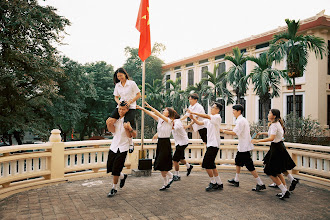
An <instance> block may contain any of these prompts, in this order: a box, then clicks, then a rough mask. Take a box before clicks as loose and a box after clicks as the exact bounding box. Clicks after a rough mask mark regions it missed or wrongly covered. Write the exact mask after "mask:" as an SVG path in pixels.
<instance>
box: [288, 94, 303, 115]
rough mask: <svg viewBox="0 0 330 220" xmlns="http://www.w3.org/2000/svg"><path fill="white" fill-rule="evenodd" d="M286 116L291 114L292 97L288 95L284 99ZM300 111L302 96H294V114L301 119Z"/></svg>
mask: <svg viewBox="0 0 330 220" xmlns="http://www.w3.org/2000/svg"><path fill="white" fill-rule="evenodd" d="M286 106H287V108H286V109H287V110H286V114H287V115H288V114H290V113H292V112H293V95H288V96H287V97H286ZM302 109H303V96H302V95H296V112H297V116H298V117H302Z"/></svg>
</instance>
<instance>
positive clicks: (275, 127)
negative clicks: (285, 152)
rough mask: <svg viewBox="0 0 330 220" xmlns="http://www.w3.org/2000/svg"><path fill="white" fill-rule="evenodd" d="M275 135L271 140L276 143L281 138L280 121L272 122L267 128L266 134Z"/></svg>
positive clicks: (282, 132)
mask: <svg viewBox="0 0 330 220" xmlns="http://www.w3.org/2000/svg"><path fill="white" fill-rule="evenodd" d="M270 135H275V139H274V140H273V141H272V142H274V143H278V142H280V141H282V140H283V135H284V130H283V128H282V125H281V123H280V122H276V123H272V124H271V125H270V126H269V129H268V136H270Z"/></svg>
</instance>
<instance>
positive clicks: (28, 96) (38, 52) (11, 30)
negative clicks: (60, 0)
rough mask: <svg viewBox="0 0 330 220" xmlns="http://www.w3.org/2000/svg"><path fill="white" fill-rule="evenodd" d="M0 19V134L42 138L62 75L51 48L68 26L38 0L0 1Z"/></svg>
mask: <svg viewBox="0 0 330 220" xmlns="http://www.w3.org/2000/svg"><path fill="white" fill-rule="evenodd" d="M0 17H1V19H0V30H1V31H0V81H1V85H0V106H1V109H0V130H1V131H0V132H1V133H2V134H9V133H10V130H13V131H24V130H29V129H31V130H33V131H34V132H37V133H45V132H46V131H45V129H46V127H47V126H46V123H48V121H45V119H44V118H43V117H41V116H44V115H45V114H46V113H45V106H47V105H50V104H51V99H52V97H54V96H56V93H57V87H56V84H57V83H56V79H57V78H58V77H59V76H60V74H61V68H60V65H59V60H58V58H57V56H56V55H57V50H56V48H55V46H54V45H53V44H54V43H60V40H61V33H62V32H63V31H64V28H65V26H67V25H69V24H70V22H69V20H67V19H65V18H64V17H62V16H59V15H57V14H56V9H55V8H53V7H50V6H45V7H43V6H40V5H39V4H38V1H37V0H30V1H20V0H12V1H0Z"/></svg>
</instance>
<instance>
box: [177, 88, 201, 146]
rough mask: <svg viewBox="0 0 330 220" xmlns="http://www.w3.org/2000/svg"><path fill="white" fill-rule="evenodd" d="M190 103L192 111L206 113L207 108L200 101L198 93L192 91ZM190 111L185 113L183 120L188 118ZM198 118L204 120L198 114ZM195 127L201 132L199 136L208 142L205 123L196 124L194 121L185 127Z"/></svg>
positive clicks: (194, 128)
mask: <svg viewBox="0 0 330 220" xmlns="http://www.w3.org/2000/svg"><path fill="white" fill-rule="evenodd" d="M188 99H189V104H190V106H189V107H188V109H189V110H190V111H192V112H196V113H199V114H205V110H204V108H203V106H202V105H201V104H199V103H198V99H199V97H198V94H197V93H192V94H190V95H189V98H188ZM189 115H190V114H189V113H188V112H187V113H186V114H185V116H183V117H182V118H181V120H182V121H183V120H185V119H186V118H188V117H189ZM196 120H203V119H202V118H199V116H196ZM191 126H192V128H193V130H194V131H195V132H197V131H198V133H199V136H200V137H201V139H202V140H203V142H204V143H205V144H206V143H207V129H206V127H205V126H204V125H198V124H195V123H194V121H192V122H191V123H190V124H188V125H187V126H185V129H187V128H189V127H191Z"/></svg>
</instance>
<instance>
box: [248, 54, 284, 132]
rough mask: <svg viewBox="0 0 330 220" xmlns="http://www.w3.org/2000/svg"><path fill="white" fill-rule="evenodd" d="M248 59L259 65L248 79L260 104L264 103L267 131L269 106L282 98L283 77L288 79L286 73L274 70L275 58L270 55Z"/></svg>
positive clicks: (263, 113) (263, 116)
mask: <svg viewBox="0 0 330 220" xmlns="http://www.w3.org/2000/svg"><path fill="white" fill-rule="evenodd" d="M247 59H248V60H250V61H253V62H254V63H256V64H257V65H256V66H255V67H254V69H253V70H252V71H251V73H250V74H249V75H248V76H247V78H250V79H251V81H252V83H253V85H254V92H255V93H256V95H258V96H259V99H260V103H262V122H263V127H264V131H265V130H266V119H267V117H266V115H267V112H266V111H267V106H269V104H270V100H271V99H272V98H274V97H279V96H280V94H279V93H280V83H281V77H283V78H285V79H288V78H287V75H286V73H285V71H281V70H277V69H274V68H272V64H273V62H274V58H273V57H271V56H270V55H269V54H268V53H262V54H261V55H260V56H259V57H258V58H257V57H247Z"/></svg>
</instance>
